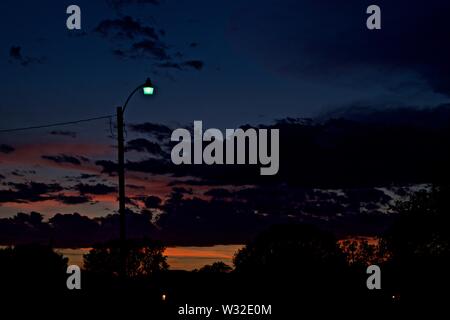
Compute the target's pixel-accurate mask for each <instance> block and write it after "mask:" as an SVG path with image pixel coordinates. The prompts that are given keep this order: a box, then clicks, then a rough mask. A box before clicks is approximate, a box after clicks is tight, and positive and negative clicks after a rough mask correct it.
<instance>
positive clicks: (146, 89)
mask: <svg viewBox="0 0 450 320" xmlns="http://www.w3.org/2000/svg"><path fill="white" fill-rule="evenodd" d="M139 89H143V93H144V95H153V91H154V87H153V84H152V82H151V81H150V79H149V78H147V80H146V81H145V83H143V84H141V85H139V86H138V87H137V88H136V89H134V90H133V91H132V92H131V93H130V95H129V96H128V98H127V100H126V101H125V104H124V105H123V106H122V107H117V108H116V116H117V160H118V161H117V162H118V168H117V174H118V176H119V223H120V231H119V237H120V240H119V241H120V244H119V245H120V253H119V255H120V257H119V259H120V261H119V263H120V266H119V276H120V278H121V279H122V280H123V279H125V278H126V275H127V255H128V246H127V234H126V230H127V228H126V222H127V221H126V214H125V148H124V139H123V126H124V123H123V114H124V112H125V109H126V107H127V105H128V102H129V101H130V99H131V97H132V96H133V95H134V94H135V93H136V92H137V91H138V90H139Z"/></svg>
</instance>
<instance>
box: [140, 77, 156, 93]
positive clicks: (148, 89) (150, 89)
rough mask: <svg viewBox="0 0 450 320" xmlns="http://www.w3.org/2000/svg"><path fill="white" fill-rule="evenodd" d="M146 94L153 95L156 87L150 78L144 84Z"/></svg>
mask: <svg viewBox="0 0 450 320" xmlns="http://www.w3.org/2000/svg"><path fill="white" fill-rule="evenodd" d="M142 89H143V91H144V94H145V95H152V94H153V91H154V90H155V88H154V87H153V84H152V82H151V80H150V79H149V78H147V80H146V81H145V83H144V86H143V87H142Z"/></svg>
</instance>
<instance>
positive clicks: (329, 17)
mask: <svg viewBox="0 0 450 320" xmlns="http://www.w3.org/2000/svg"><path fill="white" fill-rule="evenodd" d="M371 4H373V3H371V2H370V1H359V2H358V3H354V2H349V1H348V2H345V3H341V2H339V3H337V2H336V1H334V0H325V1H307V2H300V1H293V0H282V1H272V0H263V1H259V2H258V3H257V4H256V3H254V2H250V1H246V2H244V3H243V4H242V7H241V8H240V9H239V10H236V12H235V15H234V17H233V18H232V19H231V21H230V25H229V37H230V38H231V39H233V42H235V44H236V47H237V48H239V49H240V50H243V51H245V52H246V53H247V54H250V55H251V58H252V59H253V60H255V61H259V62H261V63H263V64H264V65H265V66H266V67H268V68H270V69H272V70H275V71H276V72H279V73H283V74H289V75H292V76H299V77H301V78H302V79H305V78H306V79H308V77H309V79H314V78H317V77H322V78H323V77H326V78H327V79H328V80H330V77H333V78H336V79H343V78H345V79H347V81H353V83H357V82H358V81H360V79H361V77H362V78H363V79H364V81H366V82H367V81H370V80H369V79H367V78H368V77H367V73H368V72H370V73H372V74H375V75H377V76H376V77H372V79H374V81H376V84H379V83H380V82H382V83H383V82H384V83H386V84H387V83H390V80H391V78H393V76H394V75H400V74H401V75H403V76H404V77H403V79H404V81H409V82H410V81H411V79H415V80H417V81H421V80H422V78H423V79H424V80H425V81H427V82H428V84H429V85H430V86H431V87H432V88H433V89H434V90H435V91H437V92H440V93H444V94H447V95H448V94H449V93H450V80H449V77H448V74H449V73H450V62H449V59H448V56H450V44H449V42H448V41H447V39H448V38H449V36H450V25H449V24H448V16H449V15H450V3H449V2H448V1H446V0H431V1H427V3H426V4H425V5H424V4H421V3H419V2H414V3H412V2H410V1H406V0H400V1H388V0H380V1H377V2H376V4H377V5H378V6H379V7H380V8H381V12H382V14H381V16H382V18H381V19H382V28H381V30H376V31H369V30H368V29H367V28H366V18H367V17H368V15H367V14H366V8H367V7H368V6H369V5H371ZM267 12H271V14H270V15H267ZM293 13H295V14H293ZM364 75H366V76H364ZM405 79H406V80H405ZM374 84H375V83H374Z"/></svg>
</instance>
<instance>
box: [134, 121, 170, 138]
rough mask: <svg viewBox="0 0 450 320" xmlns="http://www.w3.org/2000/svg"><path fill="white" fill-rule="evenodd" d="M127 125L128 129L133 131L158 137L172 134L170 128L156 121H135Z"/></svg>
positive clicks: (166, 136)
mask: <svg viewBox="0 0 450 320" xmlns="http://www.w3.org/2000/svg"><path fill="white" fill-rule="evenodd" d="M128 127H129V128H130V130H132V131H134V132H138V133H145V134H150V135H153V136H155V137H157V138H159V139H166V138H168V137H170V135H171V134H172V129H171V128H169V127H167V126H165V125H163V124H157V123H150V122H144V123H136V124H130V125H129V126H128Z"/></svg>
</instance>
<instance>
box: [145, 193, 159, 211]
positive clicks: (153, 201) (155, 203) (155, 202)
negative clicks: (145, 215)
mask: <svg viewBox="0 0 450 320" xmlns="http://www.w3.org/2000/svg"><path fill="white" fill-rule="evenodd" d="M161 202H162V200H161V198H159V197H156V196H149V197H146V198H145V199H144V204H145V207H146V208H148V209H154V208H159V207H160V205H161Z"/></svg>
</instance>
